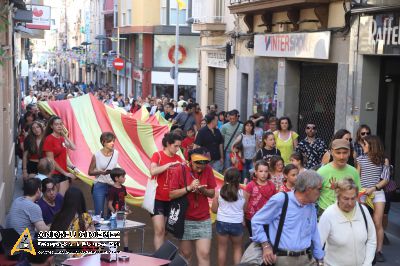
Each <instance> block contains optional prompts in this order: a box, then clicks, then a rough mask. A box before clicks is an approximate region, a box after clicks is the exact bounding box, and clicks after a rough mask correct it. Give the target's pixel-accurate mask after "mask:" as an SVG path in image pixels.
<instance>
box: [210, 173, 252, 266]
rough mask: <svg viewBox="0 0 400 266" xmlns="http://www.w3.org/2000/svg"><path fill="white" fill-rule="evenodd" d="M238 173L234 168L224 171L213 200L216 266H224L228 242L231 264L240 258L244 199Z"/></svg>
mask: <svg viewBox="0 0 400 266" xmlns="http://www.w3.org/2000/svg"><path fill="white" fill-rule="evenodd" d="M240 177H241V175H240V172H239V171H238V170H237V169H236V168H233V167H231V168H228V169H227V170H226V171H225V177H224V184H223V186H222V187H221V190H220V191H219V192H216V195H215V197H214V199H213V202H212V206H211V210H212V212H214V213H216V214H217V221H216V229H217V240H218V265H219V266H224V265H225V263H226V254H227V250H228V244H229V240H230V242H231V243H232V248H233V262H234V264H235V265H236V264H239V263H240V259H241V257H242V239H243V214H244V209H243V207H244V205H245V198H244V194H243V190H242V189H241V188H240Z"/></svg>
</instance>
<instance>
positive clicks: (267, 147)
mask: <svg viewBox="0 0 400 266" xmlns="http://www.w3.org/2000/svg"><path fill="white" fill-rule="evenodd" d="M274 155H277V156H281V152H280V151H279V149H277V148H276V142H275V137H274V134H273V133H272V132H267V133H265V134H264V136H263V140H262V142H261V149H260V150H259V151H258V152H257V154H256V161H258V160H265V161H267V162H268V161H269V159H270V158H271V157H272V156H274Z"/></svg>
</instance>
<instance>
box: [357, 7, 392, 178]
mask: <svg viewBox="0 0 400 266" xmlns="http://www.w3.org/2000/svg"><path fill="white" fill-rule="evenodd" d="M352 13H353V16H355V17H356V18H357V19H355V23H354V24H353V26H352V31H354V32H355V31H357V32H358V33H359V34H358V38H356V37H354V38H352V40H351V42H352V44H353V45H354V47H356V48H357V53H356V54H355V55H354V56H351V60H352V61H353V62H354V71H356V72H357V77H355V78H357V79H356V82H355V83H354V85H353V87H352V89H353V91H354V95H356V98H355V101H354V107H355V108H356V110H357V111H358V112H356V115H357V121H358V122H359V123H355V126H354V130H356V128H357V127H358V125H359V124H368V125H369V126H370V127H371V129H372V133H373V134H377V135H378V136H379V137H380V138H381V139H382V141H383V142H384V145H385V152H386V154H387V155H388V156H389V158H390V160H391V163H392V164H394V165H398V164H400V156H398V155H397V151H398V150H399V149H400V141H399V139H400V123H399V121H400V106H399V104H398V103H399V102H400V2H399V1H394V0H387V1H385V0H380V1H377V0H375V1H374V0H373V1H368V3H365V4H360V5H356V6H354V9H353V10H352ZM352 36H355V35H352ZM396 178H397V179H398V178H400V172H399V173H396Z"/></svg>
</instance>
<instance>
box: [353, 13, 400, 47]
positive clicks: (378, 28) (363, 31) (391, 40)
mask: <svg viewBox="0 0 400 266" xmlns="http://www.w3.org/2000/svg"><path fill="white" fill-rule="evenodd" d="M399 16H400V14H393V13H391V14H378V15H370V16H361V17H360V34H359V44H358V50H359V53H360V54H382V55H391V54H392V55H398V54H400V22H399Z"/></svg>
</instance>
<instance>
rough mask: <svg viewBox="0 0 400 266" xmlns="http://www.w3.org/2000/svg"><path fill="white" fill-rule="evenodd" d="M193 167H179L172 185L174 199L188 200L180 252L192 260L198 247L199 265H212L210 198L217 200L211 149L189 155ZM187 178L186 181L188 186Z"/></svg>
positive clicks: (203, 149) (202, 149) (175, 170)
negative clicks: (193, 246) (193, 249)
mask: <svg viewBox="0 0 400 266" xmlns="http://www.w3.org/2000/svg"><path fill="white" fill-rule="evenodd" d="M189 162H190V164H189V166H186V165H185V166H183V167H175V168H174V171H172V178H171V183H170V189H171V192H170V194H169V195H170V197H171V199H175V198H179V197H182V196H185V195H186V197H187V200H188V207H187V210H186V213H185V225H184V233H183V237H182V240H181V242H180V246H179V249H180V252H181V253H182V254H183V256H184V257H185V258H186V259H188V260H190V257H191V254H192V243H193V242H194V244H195V246H196V254H197V260H198V262H199V263H198V264H199V265H210V248H211V238H212V230H211V219H210V205H209V202H208V200H209V198H214V194H215V188H216V186H217V183H216V181H215V177H214V173H213V170H212V168H211V166H209V165H208V163H209V162H210V157H209V154H208V151H207V149H205V148H196V149H193V150H192V151H190V152H189ZM183 178H186V186H185V181H184V179H183Z"/></svg>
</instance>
